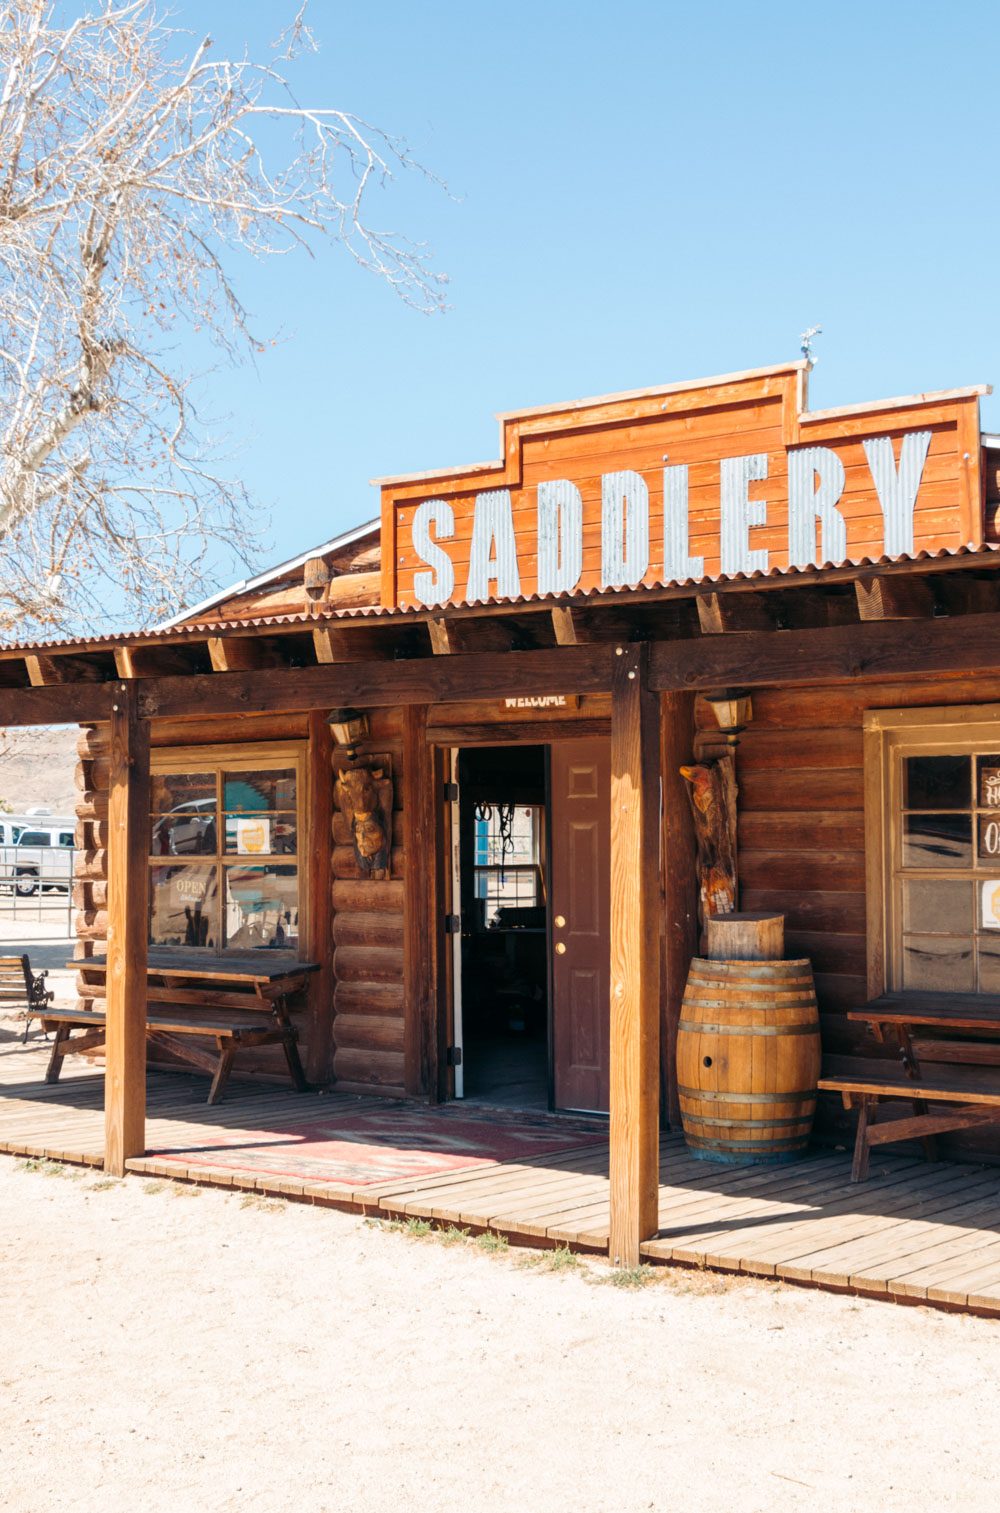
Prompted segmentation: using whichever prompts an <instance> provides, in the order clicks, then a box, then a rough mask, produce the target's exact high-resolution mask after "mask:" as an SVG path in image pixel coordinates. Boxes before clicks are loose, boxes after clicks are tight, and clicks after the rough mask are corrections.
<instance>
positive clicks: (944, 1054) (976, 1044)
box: [819, 993, 1000, 1182]
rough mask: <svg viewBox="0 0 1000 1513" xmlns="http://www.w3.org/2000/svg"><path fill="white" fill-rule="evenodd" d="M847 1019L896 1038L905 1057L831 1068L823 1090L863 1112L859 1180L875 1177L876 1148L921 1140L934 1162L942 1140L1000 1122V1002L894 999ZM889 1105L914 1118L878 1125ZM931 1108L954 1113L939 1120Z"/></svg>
mask: <svg viewBox="0 0 1000 1513" xmlns="http://www.w3.org/2000/svg"><path fill="white" fill-rule="evenodd" d="M847 1017H848V1019H853V1020H863V1021H865V1022H866V1023H867V1024H868V1026H869V1029H870V1031H871V1033H872V1035H873V1036H874V1038H875V1040H876V1041H877V1042H879V1043H880V1044H884V1043H886V1042H887V1041H889V1042H890V1043H891V1041H892V1040H893V1039H894V1040H895V1042H896V1046H897V1050H898V1053H899V1060H898V1062H896V1063H895V1064H893V1063H892V1062H888V1061H884V1060H877V1059H875V1058H873V1057H860V1056H857V1057H830V1058H828V1059H827V1060H825V1061H824V1063H823V1075H822V1077H821V1078H820V1082H819V1086H820V1089H821V1090H823V1091H826V1092H839V1093H841V1094H842V1096H843V1100H844V1107H845V1108H851V1107H854V1106H856V1107H857V1108H858V1110H859V1114H858V1130H857V1136H856V1139H855V1145H854V1164H853V1167H852V1172H851V1176H852V1180H853V1181H855V1182H861V1181H864V1179H865V1177H867V1175H868V1160H869V1155H870V1153H871V1149H872V1147H873V1146H875V1145H882V1144H885V1143H887V1142H889V1141H895V1140H909V1139H913V1138H919V1139H921V1140H922V1141H923V1145H924V1154H925V1155H926V1157H927V1159H928V1160H929V1161H934V1160H936V1159H937V1150H936V1146H935V1142H934V1137H935V1135H939V1134H945V1133H947V1132H949V1131H951V1130H957V1129H968V1128H970V1127H971V1126H973V1125H977V1124H989V1123H993V1122H995V1121H997V1120H1000V1077H998V1075H997V1071H996V1069H997V1068H998V1067H1000V998H992V997H988V996H986V995H984V994H972V993H888V994H885V995H883V996H882V997H880V998H873V999H872V1000H871V1002H870V1003H866V1004H864V1005H863V1007H861V1008H858V1009H851V1010H850V1011H849V1012H848V1015H847ZM991 1069H992V1070H991ZM886 1098H897V1099H898V1098H905V1099H908V1100H909V1102H910V1103H911V1104H912V1107H913V1117H912V1118H903V1119H895V1118H894V1119H889V1120H886V1121H883V1122H882V1123H880V1124H879V1123H876V1119H877V1115H878V1107H879V1104H880V1102H881V1101H882V1100H883V1099H886ZM929 1103H936V1104H951V1105H953V1106H952V1107H950V1108H945V1109H938V1110H936V1111H935V1112H934V1113H931V1112H930V1111H929V1110H928V1107H927V1105H928V1104H929Z"/></svg>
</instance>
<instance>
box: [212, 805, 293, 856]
mask: <svg viewBox="0 0 1000 1513" xmlns="http://www.w3.org/2000/svg"><path fill="white" fill-rule="evenodd" d="M296 830H297V824H296V816H295V815H294V814H253V815H247V816H246V817H244V816H243V815H239V814H227V815H226V850H227V852H229V853H230V854H233V853H235V855H237V856H268V855H271V856H294V855H295V850H296Z"/></svg>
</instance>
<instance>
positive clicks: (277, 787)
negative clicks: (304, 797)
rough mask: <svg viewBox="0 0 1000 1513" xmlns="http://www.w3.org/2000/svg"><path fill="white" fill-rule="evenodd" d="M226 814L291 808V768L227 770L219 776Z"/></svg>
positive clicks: (292, 784)
mask: <svg viewBox="0 0 1000 1513" xmlns="http://www.w3.org/2000/svg"><path fill="white" fill-rule="evenodd" d="M222 785H223V786H222V792H223V805H224V807H225V810H226V812H227V814H261V813H266V812H267V810H269V809H270V810H274V809H291V810H294V808H295V768H294V767H280V768H274V767H272V768H271V769H270V770H269V771H266V772H227V773H225V774H224V775H223V779H222Z"/></svg>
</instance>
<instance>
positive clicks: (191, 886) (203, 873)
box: [149, 863, 219, 947]
mask: <svg viewBox="0 0 1000 1513" xmlns="http://www.w3.org/2000/svg"><path fill="white" fill-rule="evenodd" d="M218 941H219V898H218V881H217V877H216V869H215V868H214V867H206V866H197V865H190V864H184V863H181V864H180V865H173V866H170V865H163V864H156V863H154V864H153V866H151V867H150V869H149V943H150V945H153V946H213V947H214V946H217V945H218Z"/></svg>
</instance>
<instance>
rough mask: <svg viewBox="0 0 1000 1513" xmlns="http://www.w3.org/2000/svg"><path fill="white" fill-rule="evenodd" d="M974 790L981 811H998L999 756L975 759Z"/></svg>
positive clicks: (999, 795)
mask: <svg viewBox="0 0 1000 1513" xmlns="http://www.w3.org/2000/svg"><path fill="white" fill-rule="evenodd" d="M976 772H977V781H976V789H977V792H978V794H979V803H980V806H981V807H982V808H983V809H1000V756H981V757H977V758H976Z"/></svg>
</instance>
